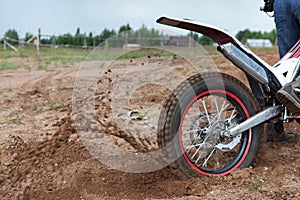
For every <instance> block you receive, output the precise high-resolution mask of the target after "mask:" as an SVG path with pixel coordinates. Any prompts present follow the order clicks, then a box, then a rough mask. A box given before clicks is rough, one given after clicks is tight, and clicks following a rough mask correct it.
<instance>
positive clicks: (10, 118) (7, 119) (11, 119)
mask: <svg viewBox="0 0 300 200" xmlns="http://www.w3.org/2000/svg"><path fill="white" fill-rule="evenodd" d="M3 119H4V120H3V121H0V124H18V123H19V122H20V118H19V116H18V115H15V116H14V115H12V114H9V115H5V116H4V117H3Z"/></svg>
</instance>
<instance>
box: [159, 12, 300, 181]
mask: <svg viewBox="0 0 300 200" xmlns="http://www.w3.org/2000/svg"><path fill="white" fill-rule="evenodd" d="M157 23H160V24H164V25H168V26H172V27H177V28H181V29H185V30H189V31H193V32H197V33H200V34H203V35H205V36H207V37H210V38H211V39H213V41H214V42H215V43H217V45H218V46H217V50H218V51H219V52H220V53H221V54H223V55H224V56H225V58H227V59H228V60H229V61H231V62H232V63H233V64H234V65H235V66H236V67H237V68H239V69H240V70H242V71H243V72H244V74H245V75H246V77H247V79H248V82H249V85H250V88H248V87H247V86H246V85H245V84H244V83H243V82H242V81H240V80H238V79H237V78H234V77H233V76H231V75H229V74H224V73H218V72H208V73H201V74H196V75H194V76H192V77H190V78H188V79H186V80H185V81H184V82H182V83H181V84H180V85H179V86H178V87H177V88H176V89H175V90H174V91H173V93H172V94H170V95H169V97H168V98H167V100H166V102H165V103H164V105H163V109H162V111H161V113H160V117H159V124H158V132H157V138H158V144H159V146H160V147H162V148H163V147H164V154H165V156H166V157H168V158H170V159H173V160H175V161H174V162H173V163H172V164H170V168H172V169H173V170H175V171H179V172H180V174H184V175H186V176H202V175H205V176H208V175H215V176H223V175H227V174H229V173H231V172H232V171H233V170H235V169H237V168H245V167H248V166H249V165H251V164H253V163H255V161H256V160H257V158H258V155H259V154H260V153H262V152H261V149H262V144H263V142H264V141H265V140H266V133H265V129H264V125H265V124H266V123H268V124H275V123H278V122H281V123H282V122H290V121H292V120H293V119H298V118H299V116H294V115H293V113H291V112H290V111H289V110H287V108H285V107H284V106H283V105H281V104H280V103H279V101H278V100H277V99H276V96H275V94H276V92H277V91H278V90H279V89H280V88H281V87H282V86H283V85H285V84H286V83H289V82H291V81H293V80H295V78H296V77H297V76H298V75H299V70H300V67H299V66H300V58H299V56H300V40H299V41H298V42H297V43H296V44H295V46H294V47H293V48H292V49H291V50H290V51H289V52H288V53H287V54H286V55H285V56H284V57H283V58H282V59H281V60H280V61H279V62H277V63H276V64H275V65H274V66H270V65H269V64H267V63H266V62H265V61H263V60H262V59H261V58H259V57H258V56H257V55H255V53H253V52H252V51H251V50H250V49H248V48H247V47H246V46H244V45H243V44H242V43H241V42H240V41H238V40H237V39H236V38H235V37H233V36H232V35H230V33H228V32H227V31H225V30H222V29H220V28H218V27H215V26H212V25H208V24H204V23H199V22H195V21H190V20H182V19H176V18H171V17H160V18H159V19H158V20H157ZM174 158H175V159H174Z"/></svg>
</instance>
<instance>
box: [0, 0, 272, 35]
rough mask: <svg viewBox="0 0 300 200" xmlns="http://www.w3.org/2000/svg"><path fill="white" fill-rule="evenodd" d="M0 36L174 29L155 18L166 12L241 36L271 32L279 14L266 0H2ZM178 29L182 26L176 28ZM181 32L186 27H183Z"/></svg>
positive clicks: (171, 15) (172, 15)
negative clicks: (269, 11)
mask: <svg viewBox="0 0 300 200" xmlns="http://www.w3.org/2000/svg"><path fill="white" fill-rule="evenodd" d="M0 2H1V12H0V38H2V37H3V35H4V33H5V32H6V31H7V30H8V29H12V28H14V29H15V30H16V31H17V32H18V33H19V37H21V38H22V37H24V36H25V33H26V32H31V33H34V34H36V33H37V30H38V28H41V32H42V34H46V35H53V34H55V35H59V34H64V33H71V34H75V32H76V29H77V27H80V30H81V33H84V32H87V33H89V32H92V33H94V34H100V33H101V31H102V30H103V29H104V28H108V29H115V30H116V31H117V30H118V29H119V27H120V26H122V25H124V24H127V23H129V24H130V26H131V27H132V28H133V29H138V28H139V27H141V26H142V24H145V25H146V26H147V27H149V28H156V29H159V30H172V31H174V30H175V29H171V28H168V27H166V26H164V25H160V24H157V23H156V22H155V21H156V19H157V18H159V17H160V16H170V17H176V18H188V19H192V20H195V21H199V22H204V23H208V24H212V25H215V26H218V27H221V28H224V29H226V30H227V31H229V32H230V33H231V34H233V35H235V34H237V33H238V31H240V30H244V29H246V28H249V29H250V30H252V31H259V30H260V31H271V30H272V29H274V28H275V25H274V18H270V17H268V16H267V15H266V14H265V13H263V12H260V11H259V7H260V6H261V5H262V4H263V0H225V1H222V0H208V1H204V0H172V1H170V0H151V1H148V0H147V1H146V0H0ZM176 32H177V30H176ZM178 33H179V34H180V33H181V32H180V31H179V32H178Z"/></svg>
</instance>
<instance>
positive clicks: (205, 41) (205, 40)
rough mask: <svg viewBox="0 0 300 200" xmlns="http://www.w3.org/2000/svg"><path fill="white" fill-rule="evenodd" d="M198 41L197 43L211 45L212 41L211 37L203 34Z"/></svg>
mask: <svg viewBox="0 0 300 200" xmlns="http://www.w3.org/2000/svg"><path fill="white" fill-rule="evenodd" d="M198 41H199V44H202V45H211V44H213V42H214V41H213V39H211V38H210V37H207V36H205V35H203V36H201V37H200V38H199V40H198Z"/></svg>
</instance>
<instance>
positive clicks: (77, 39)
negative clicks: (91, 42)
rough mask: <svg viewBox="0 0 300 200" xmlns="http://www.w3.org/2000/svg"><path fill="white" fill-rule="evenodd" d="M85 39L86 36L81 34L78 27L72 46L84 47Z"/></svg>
mask: <svg viewBox="0 0 300 200" xmlns="http://www.w3.org/2000/svg"><path fill="white" fill-rule="evenodd" d="M83 38H84V35H83V34H81V33H80V28H79V27H78V28H77V29H76V33H75V36H74V40H73V43H72V44H73V45H75V46H83Z"/></svg>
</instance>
